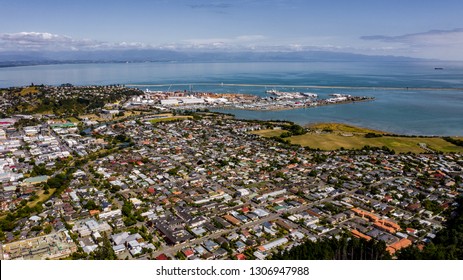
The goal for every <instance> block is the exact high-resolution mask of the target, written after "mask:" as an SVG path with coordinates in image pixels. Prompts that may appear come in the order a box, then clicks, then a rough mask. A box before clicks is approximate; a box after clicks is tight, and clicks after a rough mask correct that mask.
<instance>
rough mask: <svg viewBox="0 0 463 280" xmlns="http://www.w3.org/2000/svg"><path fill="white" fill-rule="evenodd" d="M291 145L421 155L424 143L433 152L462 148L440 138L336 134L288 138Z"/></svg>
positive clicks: (455, 150)
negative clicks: (375, 149)
mask: <svg viewBox="0 0 463 280" xmlns="http://www.w3.org/2000/svg"><path fill="white" fill-rule="evenodd" d="M289 140H290V141H291V143H293V144H299V145H301V146H304V147H305V146H309V147H311V148H315V149H317V148H318V149H321V150H328V151H330V150H336V149H340V148H344V149H359V148H362V147H363V146H366V145H368V146H372V147H382V146H386V147H388V148H390V149H393V150H394V151H396V152H397V153H408V152H412V153H423V152H426V150H425V149H423V148H421V147H420V146H419V144H420V143H425V144H426V146H427V147H428V148H430V149H432V150H435V151H441V152H460V153H461V152H463V147H458V146H455V145H453V144H451V143H449V142H447V141H445V140H443V139H441V138H419V137H392V136H383V137H378V138H365V137H364V136H363V135H353V136H350V137H346V136H342V135H339V134H336V133H329V134H315V133H308V134H305V135H298V136H293V137H290V138H289Z"/></svg>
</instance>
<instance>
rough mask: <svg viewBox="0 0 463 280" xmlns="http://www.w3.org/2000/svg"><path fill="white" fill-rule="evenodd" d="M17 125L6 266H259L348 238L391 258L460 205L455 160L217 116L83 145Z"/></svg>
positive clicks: (123, 129)
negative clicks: (304, 143) (379, 244)
mask: <svg viewBox="0 0 463 280" xmlns="http://www.w3.org/2000/svg"><path fill="white" fill-rule="evenodd" d="M15 121H16V120H15V119H5V120H3V121H2V128H1V130H0V180H1V181H0V182H1V189H0V194H1V196H0V200H1V207H2V211H3V213H4V215H6V214H7V213H8V212H14V211H18V210H21V209H24V207H29V208H30V209H32V210H31V211H30V213H29V214H28V215H22V216H21V217H19V218H18V219H16V220H14V221H12V224H13V226H14V227H13V228H11V230H7V231H5V230H3V231H2V236H1V238H2V242H3V245H2V251H3V256H2V257H3V258H5V259H45V258H64V257H70V256H72V255H74V256H75V255H76V254H77V253H78V256H80V257H82V258H85V257H86V256H89V255H91V254H92V253H93V252H95V251H96V250H98V249H99V248H101V247H102V246H105V244H106V243H107V241H108V240H109V242H110V244H111V248H112V250H113V251H114V252H115V253H116V255H117V257H118V258H120V259H127V258H128V259H133V258H135V259H143V258H151V259H154V258H156V259H166V258H171V259H174V258H176V259H179V258H180V259H252V258H258V259H265V258H268V257H269V256H271V254H272V253H273V252H275V251H276V250H285V249H288V248H291V247H292V246H295V245H297V244H300V243H301V242H303V241H304V240H313V241H316V240H318V239H320V238H337V237H339V236H342V235H344V234H349V235H351V236H354V237H357V238H363V239H367V240H370V239H375V240H381V241H384V242H385V243H386V245H387V250H388V251H389V252H390V253H391V254H394V253H395V252H396V251H397V250H400V249H401V248H404V247H406V246H411V245H413V246H415V245H420V244H424V243H426V242H429V240H432V238H434V237H435V234H436V232H437V231H438V230H439V229H440V228H442V224H443V222H444V221H445V219H446V211H448V210H451V209H452V208H453V207H454V206H455V198H456V197H457V196H458V195H459V194H461V193H462V192H463V182H462V181H461V180H460V178H461V176H462V173H463V172H462V166H463V156H462V155H461V154H397V155H396V154H391V153H389V152H386V151H382V150H378V149H375V150H362V151H347V150H346V151H344V150H342V151H332V152H325V151H313V150H310V149H305V148H302V147H299V146H291V145H286V144H281V143H278V142H276V141H274V140H271V139H266V138H262V137H260V136H257V135H254V134H252V133H250V132H251V131H254V130H260V129H269V128H271V127H272V125H273V124H271V123H264V122H250V121H249V122H248V121H240V120H234V119H233V118H230V117H229V116H224V115H217V114H199V116H196V117H195V118H189V119H182V120H177V121H173V122H150V121H148V118H139V119H132V118H127V119H125V120H121V121H117V122H106V123H103V122H101V123H98V124H97V125H93V126H92V127H90V130H89V131H87V132H85V133H84V131H83V130H84V129H83V130H80V129H78V126H77V124H76V123H72V122H69V121H64V122H59V121H46V122H44V123H41V124H39V125H35V126H22V127H18V126H15V125H14V124H15ZM63 172H64V173H66V172H67V173H69V174H70V175H69V177H70V180H69V182H67V183H66V185H65V186H63V190H62V191H60V192H58V191H57V192H56V193H53V192H54V191H55V190H57V189H59V188H56V186H54V188H53V186H49V182H50V180H52V179H53V177H56V176H57V175H59V174H60V173H63ZM34 173H35V174H34ZM43 173H47V174H46V175H44V174H43ZM31 174H32V175H34V176H31ZM49 188H50V189H49ZM47 193H48V194H49V195H47ZM41 197H45V198H46V200H44V201H41V200H40V199H41ZM37 201H39V202H40V203H42V205H40V206H41V207H39V208H37V207H35V208H34V206H36V204H37ZM37 209H39V210H40V212H37V211H36V210H37Z"/></svg>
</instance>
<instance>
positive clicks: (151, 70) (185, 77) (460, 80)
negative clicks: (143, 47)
mask: <svg viewBox="0 0 463 280" xmlns="http://www.w3.org/2000/svg"><path fill="white" fill-rule="evenodd" d="M436 67H440V68H443V69H441V70H436V69H435V68H436ZM31 83H34V84H48V85H60V84H63V83H71V84H74V85H108V84H125V85H128V86H134V87H139V88H140V89H146V88H148V89H150V90H168V89H169V90H189V89H192V90H194V91H209V92H222V93H223V92H234V93H248V94H255V95H259V96H266V94H265V90H266V89H279V90H282V91H293V90H294V91H303V92H313V93H317V94H318V95H319V96H320V97H322V98H323V97H327V96H328V95H329V94H332V93H345V94H351V95H361V96H373V97H375V100H374V101H372V102H361V103H353V104H343V105H333V106H323V107H316V108H305V109H296V110H287V111H265V112H264V111H247V110H217V111H220V112H226V113H232V114H234V115H236V117H237V118H243V119H260V120H272V119H273V120H275V119H278V120H290V121H294V122H296V123H299V124H301V125H305V124H310V123H317V122H341V123H347V124H352V125H357V126H362V127H369V128H373V129H378V130H383V131H389V132H392V133H398V134H408V135H450V136H455V135H463V62H435V61H433V62H403V61H402V62H302V63H298V62H258V63H251V62H247V63H232V62H230V63H179V62H172V63H154V62H147V63H101V64H59V65H40V66H23V67H11V68H0V88H4V87H11V86H25V85H30V84H31ZM227 84H234V85H233V86H230V85H227ZM238 84H239V85H238ZM312 86H327V87H338V86H341V87H362V88H313V87H312Z"/></svg>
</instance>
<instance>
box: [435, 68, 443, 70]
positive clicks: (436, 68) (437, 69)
mask: <svg viewBox="0 0 463 280" xmlns="http://www.w3.org/2000/svg"><path fill="white" fill-rule="evenodd" d="M434 70H444V68H442V67H434Z"/></svg>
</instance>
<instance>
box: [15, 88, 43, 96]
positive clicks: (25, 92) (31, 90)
mask: <svg viewBox="0 0 463 280" xmlns="http://www.w3.org/2000/svg"><path fill="white" fill-rule="evenodd" d="M38 92H39V91H38V90H37V88H36V87H26V88H23V89H22V90H21V92H20V93H19V94H20V95H21V96H24V95H28V94H33V93H38Z"/></svg>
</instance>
